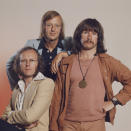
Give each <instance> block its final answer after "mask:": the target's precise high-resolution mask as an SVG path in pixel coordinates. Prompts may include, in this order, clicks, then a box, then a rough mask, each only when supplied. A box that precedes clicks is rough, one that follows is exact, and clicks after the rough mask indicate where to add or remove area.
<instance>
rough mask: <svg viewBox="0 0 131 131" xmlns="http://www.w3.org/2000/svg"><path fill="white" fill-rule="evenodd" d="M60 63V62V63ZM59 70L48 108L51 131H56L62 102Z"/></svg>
mask: <svg viewBox="0 0 131 131" xmlns="http://www.w3.org/2000/svg"><path fill="white" fill-rule="evenodd" d="M61 63H62V61H61ZM60 68H61V65H60V67H59V70H58V72H57V79H56V82H55V89H54V94H53V98H52V102H51V106H50V123H49V129H50V130H51V131H58V123H57V122H58V116H59V112H60V105H61V100H62V79H61V78H62V77H61V73H60Z"/></svg>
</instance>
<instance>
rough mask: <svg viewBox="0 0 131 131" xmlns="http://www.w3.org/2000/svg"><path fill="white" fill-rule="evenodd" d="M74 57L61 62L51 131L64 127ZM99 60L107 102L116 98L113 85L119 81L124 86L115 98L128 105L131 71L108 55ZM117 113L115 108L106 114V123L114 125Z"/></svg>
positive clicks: (103, 54)
mask: <svg viewBox="0 0 131 131" xmlns="http://www.w3.org/2000/svg"><path fill="white" fill-rule="evenodd" d="M74 57H75V55H71V56H69V57H67V58H65V59H64V60H63V61H62V62H61V65H60V68H59V71H58V78H57V80H56V87H55V90H54V95H53V99H52V104H51V108H50V130H53V131H58V129H59V128H61V127H62V126H63V121H64V118H65V113H66V109H67V103H68V94H69V89H70V72H71V68H72V64H73V58H74ZM98 58H99V59H98V60H99V66H100V71H101V75H102V78H103V82H104V86H105V90H106V101H111V99H112V98H113V97H114V94H113V90H112V83H113V82H114V81H118V82H120V83H121V84H122V85H123V88H122V89H121V90H120V92H119V93H118V94H116V95H115V97H116V98H117V100H118V101H119V102H120V103H121V104H122V105H124V104H126V103H127V102H128V101H129V100H130V99H131V71H130V70H129V69H128V68H127V67H126V66H125V65H123V64H122V63H121V62H120V61H118V60H116V59H115V58H113V57H112V56H109V55H108V54H105V53H102V54H98ZM115 113H116V108H115V107H114V108H113V109H111V110H110V111H109V112H107V113H106V117H105V119H106V121H108V122H111V123H112V124H113V122H114V118H115Z"/></svg>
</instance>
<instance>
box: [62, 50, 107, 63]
mask: <svg viewBox="0 0 131 131" xmlns="http://www.w3.org/2000/svg"><path fill="white" fill-rule="evenodd" d="M75 55H76V54H72V55H70V56H68V57H66V58H65V59H64V60H63V64H64V65H67V64H71V63H72V62H73V58H74V57H75ZM98 57H99V58H108V57H109V55H108V54H106V53H100V54H98Z"/></svg>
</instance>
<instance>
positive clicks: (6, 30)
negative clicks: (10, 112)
mask: <svg viewBox="0 0 131 131" xmlns="http://www.w3.org/2000/svg"><path fill="white" fill-rule="evenodd" d="M130 7H131V2H130V0H0V47H1V48H0V114H2V112H3V110H4V107H5V106H6V105H7V104H8V102H9V98H10V95H11V91H10V89H9V84H8V81H7V77H6V73H5V64H6V62H7V60H8V59H9V57H10V56H11V55H12V54H13V53H14V52H16V51H17V50H18V49H19V48H21V47H22V46H23V45H24V44H25V42H26V41H27V40H28V39H32V38H38V36H39V29H40V20H41V17H42V15H43V14H44V13H45V12H46V11H48V10H56V11H58V12H59V13H60V14H61V15H62V16H63V18H64V21H65V33H66V36H72V34H73V31H74V29H75V28H76V26H77V25H78V23H79V22H80V21H81V20H83V19H84V18H87V17H91V18H96V19H98V20H99V21H100V22H101V23H102V25H103V27H104V31H105V44H106V47H107V49H108V53H109V54H111V55H112V56H114V57H116V58H118V59H120V60H121V61H122V62H123V63H124V64H126V65H127V66H128V67H129V68H130V69H131V60H130V58H131V53H130V50H131V43H130V37H131V36H130V31H131V8H130ZM113 87H114V92H115V93H117V92H118V91H119V89H120V88H121V85H120V84H117V83H115V84H114V85H113ZM106 126H107V131H131V102H129V103H128V104H127V105H126V106H124V107H121V106H119V107H118V108H117V114H116V119H115V125H114V126H111V125H110V124H106Z"/></svg>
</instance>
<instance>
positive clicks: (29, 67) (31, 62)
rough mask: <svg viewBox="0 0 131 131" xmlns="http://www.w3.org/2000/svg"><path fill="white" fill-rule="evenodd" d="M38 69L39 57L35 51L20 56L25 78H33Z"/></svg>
mask: <svg viewBox="0 0 131 131" xmlns="http://www.w3.org/2000/svg"><path fill="white" fill-rule="evenodd" d="M37 67H38V55H37V54H36V52H35V51H34V50H27V51H24V52H23V53H21V55H20V70H21V74H22V76H23V77H24V78H29V77H30V78H33V75H34V74H35V73H36V70H37Z"/></svg>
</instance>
